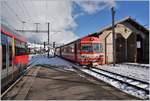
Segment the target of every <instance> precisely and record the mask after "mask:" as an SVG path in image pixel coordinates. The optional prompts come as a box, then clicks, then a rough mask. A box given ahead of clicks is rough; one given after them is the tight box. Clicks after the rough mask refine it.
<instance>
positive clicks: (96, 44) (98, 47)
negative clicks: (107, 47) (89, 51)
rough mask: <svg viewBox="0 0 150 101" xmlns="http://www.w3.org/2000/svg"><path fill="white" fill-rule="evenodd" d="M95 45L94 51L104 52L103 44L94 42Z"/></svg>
mask: <svg viewBox="0 0 150 101" xmlns="http://www.w3.org/2000/svg"><path fill="white" fill-rule="evenodd" d="M92 46H93V52H102V48H101V47H102V45H101V44H99V43H94V44H92Z"/></svg>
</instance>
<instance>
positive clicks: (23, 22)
mask: <svg viewBox="0 0 150 101" xmlns="http://www.w3.org/2000/svg"><path fill="white" fill-rule="evenodd" d="M25 23H26V22H25V21H22V32H23V31H24V24H25Z"/></svg>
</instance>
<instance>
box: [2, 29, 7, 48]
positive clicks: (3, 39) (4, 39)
mask: <svg viewBox="0 0 150 101" xmlns="http://www.w3.org/2000/svg"><path fill="white" fill-rule="evenodd" d="M1 40H2V44H3V45H5V44H6V43H7V37H6V35H5V34H3V32H2V33H1Z"/></svg>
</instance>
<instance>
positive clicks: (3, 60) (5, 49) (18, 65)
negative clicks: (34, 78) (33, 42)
mask: <svg viewBox="0 0 150 101" xmlns="http://www.w3.org/2000/svg"><path fill="white" fill-rule="evenodd" d="M0 30H1V34H0V67H1V90H3V89H4V88H5V87H6V86H7V85H8V84H9V83H11V82H12V81H14V80H15V79H16V78H17V77H18V76H19V74H21V73H22V71H23V70H24V69H25V67H26V66H27V64H28V52H27V46H26V42H27V39H26V38H24V37H22V36H21V35H19V34H18V33H16V32H15V31H14V30H12V29H10V28H8V26H6V25H4V24H1V27H0Z"/></svg>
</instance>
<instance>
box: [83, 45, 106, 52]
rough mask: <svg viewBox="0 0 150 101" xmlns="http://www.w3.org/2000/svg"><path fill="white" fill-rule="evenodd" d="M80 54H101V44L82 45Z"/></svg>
mask: <svg viewBox="0 0 150 101" xmlns="http://www.w3.org/2000/svg"><path fill="white" fill-rule="evenodd" d="M81 49H82V52H102V51H103V50H102V44H100V43H92V44H82V47H81Z"/></svg>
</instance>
